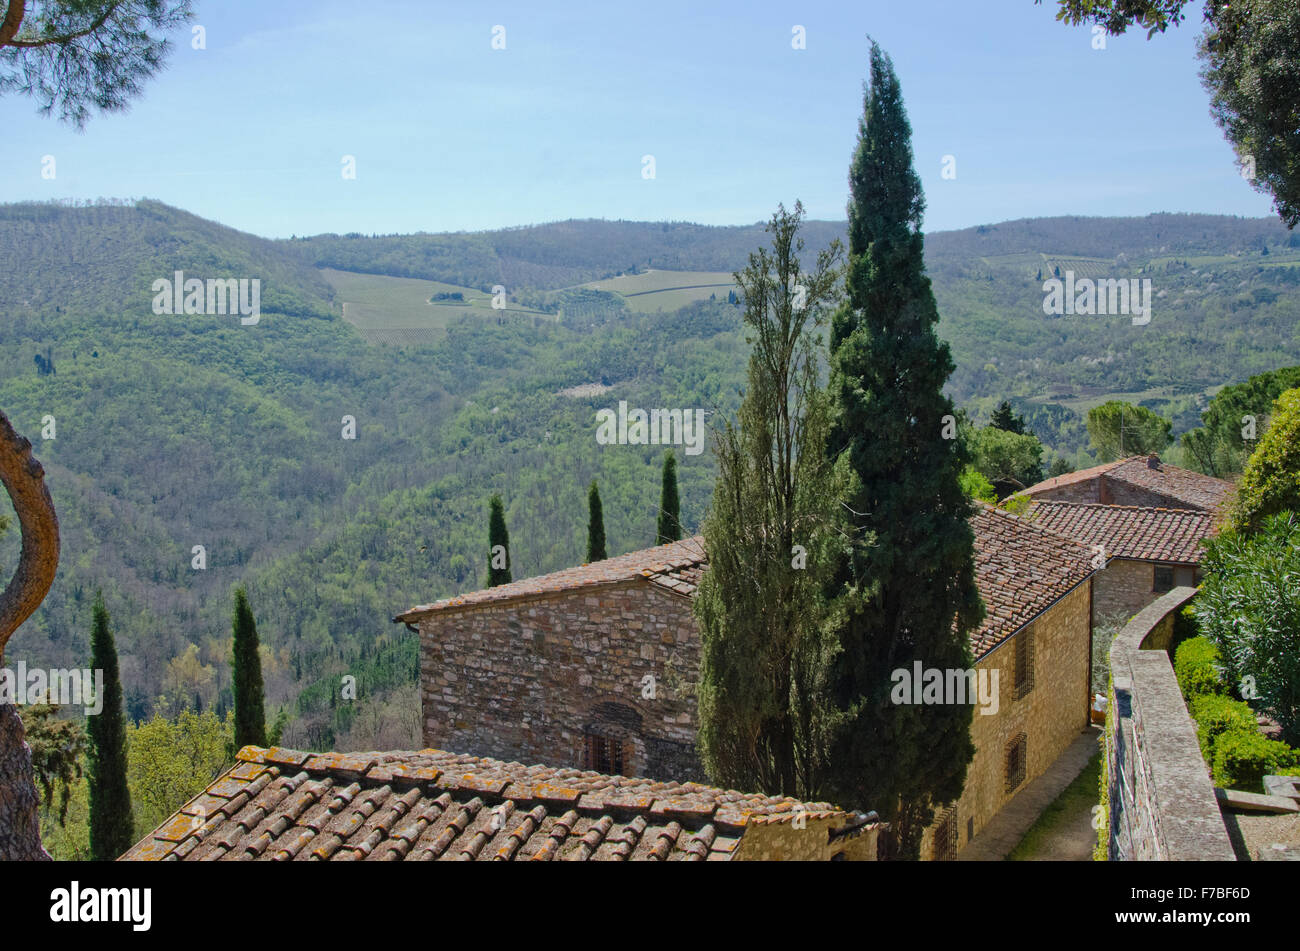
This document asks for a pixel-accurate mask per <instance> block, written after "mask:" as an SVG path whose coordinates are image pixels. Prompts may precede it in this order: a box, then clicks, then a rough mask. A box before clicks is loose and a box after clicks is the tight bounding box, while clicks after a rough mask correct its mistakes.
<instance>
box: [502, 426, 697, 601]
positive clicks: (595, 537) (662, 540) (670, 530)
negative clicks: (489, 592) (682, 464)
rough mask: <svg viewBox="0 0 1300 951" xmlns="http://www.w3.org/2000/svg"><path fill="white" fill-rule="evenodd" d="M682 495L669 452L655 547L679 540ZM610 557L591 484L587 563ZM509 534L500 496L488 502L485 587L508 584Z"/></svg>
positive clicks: (595, 489) (597, 493) (599, 506)
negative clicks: (486, 574) (486, 575)
mask: <svg viewBox="0 0 1300 951" xmlns="http://www.w3.org/2000/svg"><path fill="white" fill-rule="evenodd" d="M681 510H682V503H681V495H680V493H679V491H678V487H677V457H676V456H675V455H674V454H673V451H672V450H671V449H670V450H668V452H667V454H666V455H665V456H664V466H663V478H662V486H661V489H660V494H659V519H658V522H657V524H656V526H655V544H656V545H667V544H668V543H670V542H675V541H680V540H681V537H682V518H681ZM608 557H609V550H608V547H607V546H606V543H605V510H604V506H602V504H601V501H600V489H599V488H598V487H597V485H596V480H595V479H592V480H591V487H590V488H589V489H588V490H587V559H586V563H587V564H590V563H592V562H594V561H604V560H605V559H606V558H608ZM510 579H511V574H510V532H509V531H508V530H507V529H506V507H505V502H504V501H503V500H502V498H501V494H500V493H496V494H494V495H493V496H492V498H491V500H490V501H489V502H488V577H487V586H488V587H489V588H495V587H496V586H497V585H501V584H509V583H510Z"/></svg>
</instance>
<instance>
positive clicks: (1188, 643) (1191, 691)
mask: <svg viewBox="0 0 1300 951" xmlns="http://www.w3.org/2000/svg"><path fill="white" fill-rule="evenodd" d="M1222 664H1223V657H1222V656H1221V655H1220V654H1219V648H1218V647H1216V646H1215V645H1214V642H1213V641H1211V640H1209V639H1208V638H1205V637H1191V638H1188V639H1187V640H1185V641H1183V643H1181V644H1179V645H1178V650H1177V651H1175V652H1174V676H1175V677H1177V678H1178V688H1179V689H1180V690H1182V692H1183V697H1184V698H1185V699H1187V700H1188V701H1189V702H1190V701H1191V700H1192V699H1193V698H1194V697H1199V696H1203V695H1205V694H1223V693H1227V685H1226V684H1225V683H1224V682H1223V674H1222V671H1221V667H1222Z"/></svg>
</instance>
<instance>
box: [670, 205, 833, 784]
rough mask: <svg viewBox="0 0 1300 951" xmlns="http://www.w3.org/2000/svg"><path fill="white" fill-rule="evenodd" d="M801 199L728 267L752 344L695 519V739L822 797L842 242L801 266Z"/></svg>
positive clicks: (713, 775)
mask: <svg viewBox="0 0 1300 951" xmlns="http://www.w3.org/2000/svg"><path fill="white" fill-rule="evenodd" d="M802 216H803V206H802V205H800V204H798V203H796V204H795V208H794V212H793V213H789V212H787V211H786V210H785V207H784V206H782V207H780V208H779V209H778V211H777V213H776V214H775V215H773V217H772V221H771V223H770V224H769V225H768V231H769V232H770V233H771V234H772V250H771V253H770V254H769V252H768V251H767V249H765V248H764V249H760V250H759V251H758V252H757V253H755V254H751V255H750V256H749V266H748V267H747V268H746V269H745V270H744V271H743V272H740V273H738V274H737V275H736V281H737V284H738V285H739V286H740V289H741V291H742V294H741V296H742V297H743V299H744V301H745V314H744V321H745V329H746V330H747V331H749V332H750V333H749V334H747V336H748V337H749V338H750V340H751V341H752V343H753V351H752V352H751V354H750V357H749V368H748V375H747V380H746V388H745V396H744V399H743V401H742V402H741V405H740V410H739V413H738V414H737V420H736V423H735V424H733V423H732V422H731V421H730V420H728V421H726V422H725V423H724V425H723V426H722V427H721V428H719V429H717V430H715V432H714V438H713V447H714V456H715V458H716V460H717V465H718V477H717V482H716V484H715V486H714V490H713V500H712V503H711V504H710V506H709V512H708V515H707V517H706V518H705V521H704V528H703V532H704V546H705V549H706V550H707V551H708V555H709V570H708V571H707V572H705V574H704V577H703V578H702V579H701V581H700V586H699V592H698V594H697V596H696V598H695V601H694V610H695V615H696V617H697V618H698V619H699V622H700V667H699V681H698V690H697V694H696V695H697V698H698V702H699V724H700V725H699V732H698V740H697V745H698V747H699V750H700V758H701V760H702V762H703V764H704V768H705V769H706V770H707V772H708V775H709V779H710V780H711V781H712V782H714V783H715V784H717V785H720V786H722V787H724V788H727V789H753V790H756V791H762V792H766V793H770V794H774V795H789V796H797V797H799V798H802V799H820V798H821V783H822V769H823V767H824V761H825V742H824V740H825V733H824V725H825V717H824V713H825V707H826V704H825V697H826V693H827V691H826V683H825V674H826V670H827V665H826V661H827V659H828V656H829V654H830V649H831V647H832V646H833V641H831V639H830V638H828V637H827V636H826V633H825V632H826V624H825V623H824V622H825V619H826V618H825V610H826V599H825V594H824V588H825V586H826V584H827V582H828V580H829V579H828V577H827V576H828V569H829V568H832V567H833V566H834V560H833V558H832V557H831V556H830V551H829V550H828V549H829V548H830V547H831V546H833V545H835V544H837V543H838V542H839V540H840V538H841V537H842V535H841V533H840V532H841V529H842V526H841V525H840V524H839V518H838V513H839V511H840V506H839V504H838V501H839V497H840V495H841V494H842V486H841V484H840V478H841V476H842V474H843V473H842V469H843V467H842V466H839V467H832V466H831V465H828V464H827V460H826V458H825V454H824V450H825V443H826V438H827V429H828V427H829V425H830V400H829V399H828V396H827V393H826V391H825V388H824V387H823V386H822V385H821V382H820V379H819V371H820V369H821V362H822V360H821V358H822V353H823V350H822V340H821V330H822V328H823V327H824V325H825V322H826V319H827V317H828V315H829V312H830V310H831V309H832V308H833V307H834V305H835V304H836V302H837V299H838V297H839V294H838V284H839V277H840V275H839V270H838V267H837V264H838V262H839V257H840V246H839V242H834V243H833V244H832V245H831V247H830V248H829V249H827V250H826V251H824V252H822V253H821V254H820V255H818V258H817V264H816V267H815V268H814V269H813V270H812V271H811V272H803V271H801V270H800V261H799V258H800V256H801V254H802V252H803V242H802V240H800V239H799V237H798V229H799V222H800V219H801V218H802Z"/></svg>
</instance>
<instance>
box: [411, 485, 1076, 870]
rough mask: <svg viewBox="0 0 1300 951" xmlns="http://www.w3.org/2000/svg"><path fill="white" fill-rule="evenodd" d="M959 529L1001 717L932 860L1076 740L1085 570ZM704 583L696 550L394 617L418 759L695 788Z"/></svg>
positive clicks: (982, 722) (930, 852) (986, 722)
mask: <svg viewBox="0 0 1300 951" xmlns="http://www.w3.org/2000/svg"><path fill="white" fill-rule="evenodd" d="M972 527H973V528H974V532H975V538H976V578H977V583H978V585H979V590H980V594H981V596H982V597H983V599H984V603H985V605H986V608H987V616H986V618H985V620H984V622H983V623H982V624H981V626H980V627H979V629H978V630H976V631H975V632H973V634H972V635H971V641H972V648H973V653H974V655H975V658H976V668H977V672H978V671H986V672H987V671H993V670H996V671H997V672H998V684H999V692H998V703H997V705H996V712H990V713H988V714H984V713H980V712H978V708H977V712H976V713H975V715H974V723H973V725H972V737H973V739H974V742H975V747H976V754H975V758H974V760H973V761H972V763H971V765H970V769H969V773H968V779H967V783H966V788H965V790H964V792H963V794H962V797H961V799H960V800H959V801H958V802H957V803H956V804H954V805H953V807H951V808H950V809H949V810H947V811H946V812H945V814H944V815H942V816H941V817H939V821H938V822H937V823H936V825H935V827H934V829H932V830H931V831H930V832H928V833H927V835H926V839H925V841H924V842H923V848H924V849H925V850H926V853H925V854H926V855H927V856H931V857H937V858H949V857H953V856H954V855H955V853H956V851H957V850H958V849H959V848H961V847H962V846H964V845H965V844H966V843H967V842H969V840H970V839H971V838H972V837H973V836H975V835H977V834H978V833H979V831H980V829H981V828H983V826H984V825H985V824H986V823H987V822H988V821H989V820H990V819H991V818H992V817H993V816H994V815H996V813H997V812H998V811H999V810H1000V809H1001V808H1002V807H1003V806H1004V805H1005V804H1006V802H1007V801H1009V799H1010V798H1011V797H1013V796H1014V795H1015V794H1016V793H1017V792H1019V791H1020V790H1022V789H1023V788H1024V787H1025V786H1026V785H1027V784H1028V783H1029V782H1030V781H1032V780H1033V779H1034V778H1035V777H1036V776H1037V775H1039V774H1040V773H1042V772H1043V771H1044V770H1045V769H1046V768H1047V767H1048V766H1049V765H1051V763H1052V762H1053V761H1054V760H1055V759H1056V757H1057V756H1059V755H1060V753H1061V752H1063V751H1064V749H1065V748H1066V747H1067V746H1068V745H1069V744H1070V743H1071V742H1072V741H1073V740H1074V739H1075V738H1077V737H1078V735H1079V733H1080V732H1081V731H1082V730H1084V729H1086V728H1087V726H1088V710H1089V702H1090V696H1089V666H1090V656H1091V614H1092V576H1093V572H1094V569H1093V567H1092V553H1091V552H1090V551H1089V550H1088V549H1087V548H1086V547H1085V546H1083V545H1081V544H1079V543H1078V542H1076V541H1074V540H1072V539H1069V538H1067V537H1065V536H1062V535H1059V534H1056V533H1053V532H1051V531H1048V530H1045V529H1043V528H1041V527H1038V526H1036V525H1035V524H1033V523H1032V522H1031V521H1029V520H1027V519H1024V518H1021V517H1019V516H1016V515H1012V514H1010V513H1008V512H1005V511H1002V510H999V509H995V508H992V507H989V506H980V507H979V508H978V510H977V511H976V513H975V515H974V516H973V518H972ZM705 569H706V557H705V553H704V550H703V548H702V539H701V538H700V537H698V536H697V537H695V538H691V539H686V540H683V541H680V542H675V543H673V544H670V545H663V546H659V547H657V548H650V549H645V550H642V551H636V552H631V553H629V554H626V555H621V556H618V557H615V558H610V559H608V560H606V561H602V562H597V563H595V564H591V565H583V566H581V567H577V568H570V569H566V570H563V571H558V572H554V573H552V574H548V575H543V576H541V577H537V578H530V579H525V580H521V581H516V582H513V583H511V584H508V585H501V586H498V587H496V588H490V589H487V590H483V591H476V592H472V593H470V594H466V595H462V596H458V597H454V598H448V599H445V600H442V601H438V602H434V603H431V604H425V605H420V606H418V607H415V608H412V609H411V610H409V611H407V612H405V613H404V614H402V615H399V616H398V617H397V618H395V619H394V620H396V621H401V622H404V623H406V624H407V625H409V626H411V627H412V628H413V629H415V630H418V631H419V634H420V652H421V697H422V704H423V717H424V738H425V742H426V743H427V744H428V745H430V746H439V747H442V748H447V749H463V750H475V751H477V752H481V753H486V754H489V755H492V756H495V757H498V758H501V759H513V760H519V761H523V762H545V763H551V764H555V765H563V766H569V767H573V768H583V769H588V770H595V771H598V772H603V773H619V774H624V775H630V776H659V777H663V778H665V779H670V780H700V779H703V775H702V771H701V769H700V765H699V761H698V758H697V757H696V754H695V748H694V738H695V730H696V708H695V702H694V699H693V696H692V695H691V693H690V691H689V690H687V689H683V688H685V687H687V686H688V685H689V684H691V683H693V682H694V680H695V677H696V671H697V664H698V658H699V631H698V627H697V625H696V621H695V617H694V615H693V614H692V611H691V597H692V595H693V594H694V592H695V590H696V586H697V584H698V582H699V578H700V575H701V573H702V572H703V571H704V570H705ZM977 675H978V674H977ZM990 706H992V705H990Z"/></svg>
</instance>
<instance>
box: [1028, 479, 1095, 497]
mask: <svg viewBox="0 0 1300 951" xmlns="http://www.w3.org/2000/svg"><path fill="white" fill-rule="evenodd" d="M1100 487H1101V479H1088V480H1087V481H1086V482H1071V483H1069V484H1067V485H1060V486H1056V487H1055V488H1051V489H1041V490H1038V491H1035V492H1034V498H1035V499H1042V500H1043V501H1048V502H1100V501H1102V500H1101V497H1100Z"/></svg>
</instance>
